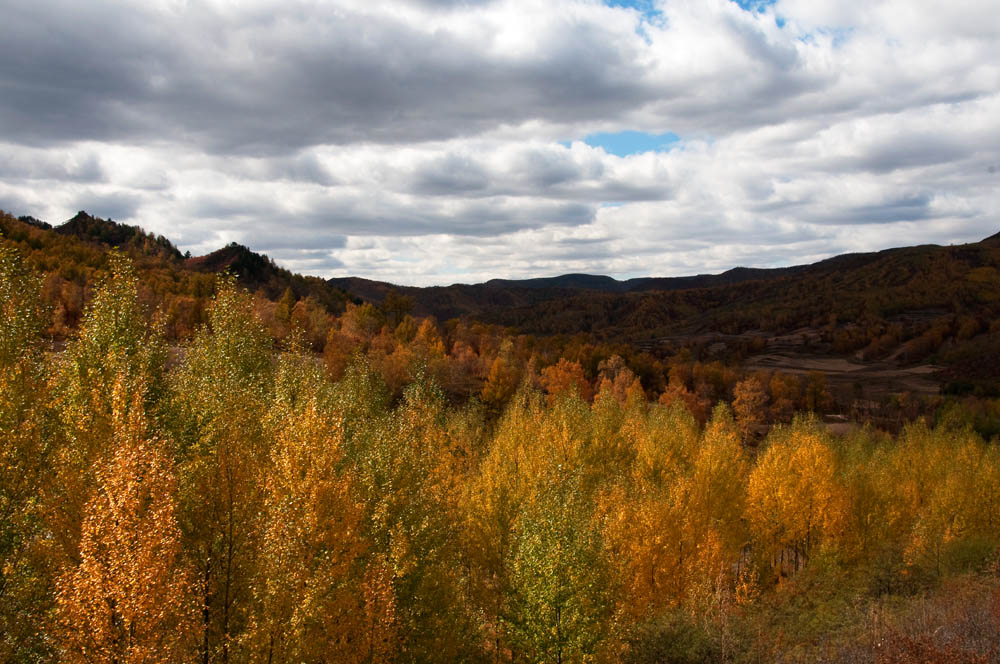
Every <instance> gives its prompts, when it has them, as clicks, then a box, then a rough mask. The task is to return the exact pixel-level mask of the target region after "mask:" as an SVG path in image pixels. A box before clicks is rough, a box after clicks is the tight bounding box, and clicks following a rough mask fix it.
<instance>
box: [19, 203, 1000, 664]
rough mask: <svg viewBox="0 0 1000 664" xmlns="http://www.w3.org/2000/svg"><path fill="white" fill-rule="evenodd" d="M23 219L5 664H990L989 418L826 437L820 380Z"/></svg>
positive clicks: (992, 462) (961, 413) (953, 418)
mask: <svg viewBox="0 0 1000 664" xmlns="http://www.w3.org/2000/svg"><path fill="white" fill-rule="evenodd" d="M3 221H4V223H5V224H6V226H5V231H4V232H5V235H6V237H7V238H8V239H5V240H4V241H3V242H2V243H0V310H2V312H3V314H2V316H0V364H2V368H0V440H2V441H3V445H2V447H0V560H2V564H0V660H2V661H11V662H34V661H67V662H187V661H191V662H194V661H199V662H262V661H268V662H351V661H357V662H430V661H443V662H454V661H488V662H583V661H594V662H617V661H625V662H703V661H730V662H765V661H833V662H837V661H842V662H885V663H890V662H892V663H895V662H900V663H902V662H963V661H965V662H989V661H1000V639H998V638H997V634H998V633H1000V559H998V545H1000V448H998V445H997V440H996V439H995V438H994V439H993V440H987V439H986V438H984V437H983V435H981V434H982V433H983V432H985V433H986V434H987V436H989V435H990V434H989V432H988V427H985V428H984V426H983V424H982V423H983V421H987V422H988V421H990V420H989V417H990V416H991V415H990V414H991V413H993V414H994V415H995V413H996V411H997V409H998V402H997V401H996V400H990V399H980V400H977V401H975V402H974V403H972V404H971V405H970V402H968V401H959V400H955V399H939V400H937V401H935V402H934V403H932V404H924V406H923V407H922V408H919V409H915V410H914V411H913V412H912V413H910V415H912V417H907V418H904V419H909V420H912V421H910V422H909V423H907V424H905V426H902V427H901V428H900V429H899V431H898V433H892V434H889V433H885V432H884V431H882V430H880V429H877V428H874V427H871V426H866V427H862V428H860V429H858V430H856V431H854V432H853V433H850V434H848V435H846V436H833V435H831V434H830V433H829V432H828V430H827V428H826V427H825V426H823V423H822V421H821V420H820V419H818V417H817V413H822V412H824V411H825V410H828V409H829V408H831V407H832V403H831V402H832V395H831V394H830V392H829V390H828V389H827V388H826V385H825V383H824V381H823V378H822V376H820V375H815V376H808V377H806V378H804V379H803V378H800V377H797V376H788V375H783V374H780V373H775V374H771V375H762V374H745V373H742V372H740V371H739V369H738V368H737V367H736V366H734V365H730V364H727V363H725V362H722V361H709V360H708V359H701V358H699V357H698V356H697V349H695V352H692V350H691V349H688V348H685V349H681V350H679V351H678V352H677V353H676V354H675V355H672V356H669V357H666V356H662V355H657V354H655V353H649V352H643V351H640V350H636V349H635V348H634V347H633V346H631V345H629V344H624V343H623V344H614V343H609V342H607V341H601V340H599V339H595V338H593V337H590V336H587V335H572V336H554V337H549V336H528V335H524V334H520V333H518V332H517V331H516V330H514V329H510V328H502V327H498V326H496V325H487V324H483V323H476V322H473V321H469V320H453V321H449V322H448V323H446V324H444V325H439V324H438V323H437V322H436V321H435V320H433V319H431V318H420V317H415V316H414V315H413V314H412V313H411V312H412V306H413V303H412V301H410V300H408V299H407V297H406V296H403V295H398V294H396V295H392V296H390V297H387V298H385V300H384V301H382V302H381V303H379V305H378V306H375V305H374V304H372V303H359V302H355V301H351V300H350V299H349V298H347V297H345V298H344V299H343V301H342V303H341V304H342V309H341V310H340V311H334V310H332V309H331V308H329V307H327V306H326V305H323V304H321V303H320V302H319V298H320V295H319V294H317V293H319V292H320V291H316V293H309V292H307V291H305V290H303V291H301V293H300V294H296V291H295V290H294V286H295V285H296V284H298V285H299V286H300V287H303V288H304V287H305V286H307V285H308V284H303V283H302V282H297V281H294V280H291V281H288V282H287V284H286V285H284V287H283V290H278V293H279V295H273V296H272V297H270V298H269V297H268V294H267V292H265V287H264V286H261V285H257V286H256V287H255V288H254V290H248V289H247V288H245V287H244V286H242V285H240V284H239V283H238V282H237V281H236V280H235V279H234V278H232V277H225V276H221V277H217V276H215V275H214V274H211V273H209V272H199V271H198V270H197V267H198V266H197V264H195V265H194V266H193V267H192V266H190V264H189V263H188V261H190V260H197V259H185V258H184V257H181V256H178V255H176V254H175V253H174V252H172V251H170V250H169V248H167V249H165V250H163V251H160V250H159V249H156V248H157V247H160V248H163V247H168V245H169V243H166V244H164V243H163V242H160V241H158V240H157V238H152V237H151V236H148V235H145V234H142V233H141V231H139V230H138V229H136V230H135V232H133V233H131V234H130V235H129V236H128V238H126V240H125V241H121V240H119V241H118V244H119V246H122V250H121V251H119V252H110V253H109V252H108V251H107V248H106V247H104V246H103V245H97V244H93V245H88V244H85V243H80V241H79V239H78V238H70V237H68V236H66V239H65V240H59V239H51V238H56V237H57V236H56V234H54V233H53V232H52V231H51V230H48V229H44V228H41V227H40V226H38V225H35V224H30V223H26V222H24V221H17V220H13V219H12V218H10V217H5V218H4V220H3ZM15 223H16V224H19V225H17V226H15ZM101 228H106V226H101ZM10 229H13V230H15V231H17V232H16V233H11V232H10ZM35 230H37V233H38V234H37V235H36V234H35ZM18 233H21V235H18ZM129 238H131V239H129ZM33 242H34V243H36V244H38V246H37V247H35V248H34V249H26V247H31V246H32V243H33ZM60 242H64V243H63V244H58V243H60ZM45 243H51V244H45ZM128 243H132V244H133V245H138V244H149V245H150V246H149V247H146V248H141V247H140V249H141V250H136V249H135V247H133V249H129V244H128ZM53 247H57V248H58V249H59V250H58V251H53V250H52V248H53ZM74 251H76V252H80V253H79V254H78V255H76V257H75V258H72V259H70V258H66V255H72V252H74ZM88 251H93V254H92V255H90V254H87V252H88ZM88 261H89V262H88ZM185 265H187V266H188V267H185ZM69 266H77V268H74V269H79V270H81V271H82V272H83V274H82V275H81V274H75V273H72V272H66V270H67V269H70V267H69ZM79 266H90V267H79ZM178 266H180V268H179V267H178ZM87 270H90V271H89V272H88V271H87ZM53 275H55V276H53ZM987 276H989V275H987ZM77 277H80V278H81V279H82V281H76V280H75V279H77ZM991 278H992V277H991ZM298 279H302V278H301V277H300V278H298ZM74 284H75V285H76V286H78V287H79V288H80V290H81V293H80V294H79V307H78V309H74V310H71V309H70V308H67V307H66V306H65V304H66V299H67V298H66V296H65V294H66V292H67V290H69V291H72V289H73V287H74V286H73V285H74ZM273 285H274V283H271V286H273ZM330 292H332V291H330ZM183 298H190V301H191V303H192V304H191V310H192V311H197V314H196V315H195V314H191V315H190V316H187V317H185V316H178V315H176V312H177V311H179V310H180V309H181V305H180V304H178V303H179V302H181V301H182V300H183ZM310 298H312V300H310ZM962 306H964V305H962ZM60 307H63V309H64V310H63V311H60ZM172 307H173V313H172V311H171V308H172ZM954 320H955V321H957V320H959V319H958V317H957V316H956V317H955V318H954ZM178 321H184V322H183V326H184V329H180V328H179V327H178V325H179V323H178ZM977 324H978V325H980V328H981V329H977V331H976V333H975V334H971V333H970V336H969V337H968V338H969V339H970V340H978V341H977V343H982V342H983V340H984V339H986V340H988V339H989V338H990V335H991V334H992V331H991V326H992V325H993V324H992V323H991V322H990V321H989V320H983V321H980V322H979V323H977ZM957 333H958V330H951V331H949V334H957ZM982 417H986V420H983V419H982ZM977 418H979V419H977ZM977 422H978V424H977ZM763 423H772V424H774V426H772V427H771V428H770V429H769V430H767V432H766V435H765V433H764V431H765V429H763V428H762V427H761V425H762V424H763Z"/></svg>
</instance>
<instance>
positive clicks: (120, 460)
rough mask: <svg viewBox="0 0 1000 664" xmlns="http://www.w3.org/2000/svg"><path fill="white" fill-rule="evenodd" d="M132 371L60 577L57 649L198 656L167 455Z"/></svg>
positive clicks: (144, 657)
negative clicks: (76, 542) (75, 546)
mask: <svg viewBox="0 0 1000 664" xmlns="http://www.w3.org/2000/svg"><path fill="white" fill-rule="evenodd" d="M127 380H128V379H127V378H125V377H123V378H121V379H119V381H118V382H117V384H116V386H115V388H114V394H113V395H112V409H113V413H112V429H113V438H114V452H113V454H112V456H111V458H110V459H108V460H106V461H102V462H100V463H99V464H98V468H97V470H96V471H95V476H96V479H97V488H96V491H95V493H94V495H93V496H92V497H91V498H90V499H89V500H88V501H87V504H86V507H85V510H84V512H85V517H84V523H83V533H82V536H81V540H80V562H79V564H78V565H73V566H70V567H68V568H67V569H66V571H65V572H64V573H63V575H62V576H61V577H60V579H59V582H58V584H57V588H58V596H57V607H56V608H57V611H56V615H57V621H58V642H59V648H60V650H61V654H62V659H63V661H67V662H123V663H127V662H136V663H138V662H163V663H164V664H166V663H172V662H184V661H192V659H193V655H194V653H195V646H196V643H197V630H198V622H197V620H196V613H197V608H198V605H197V600H196V595H195V594H194V593H193V592H192V588H191V575H190V570H189V569H188V568H187V567H186V565H185V564H184V561H183V554H182V551H181V536H180V529H179V528H178V525H177V517H176V513H175V512H176V509H175V503H174V495H175V491H176V483H175V480H174V475H173V471H172V468H171V461H170V458H169V456H168V454H167V453H166V452H165V450H164V448H163V444H162V442H160V441H159V440H157V439H156V438H155V437H153V436H152V435H151V434H150V432H149V431H148V430H147V423H146V421H145V415H144V411H143V407H142V403H141V394H142V389H136V386H132V387H131V389H129V387H127V386H126V384H125V383H126V381H127ZM129 398H131V399H132V403H131V404H128V403H127V401H126V400H127V399H129Z"/></svg>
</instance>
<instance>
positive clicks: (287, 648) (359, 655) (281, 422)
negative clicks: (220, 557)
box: [244, 353, 391, 663]
mask: <svg viewBox="0 0 1000 664" xmlns="http://www.w3.org/2000/svg"><path fill="white" fill-rule="evenodd" d="M277 384H278V394H277V396H276V399H275V403H274V405H273V406H272V408H271V411H270V412H269V414H268V416H267V418H266V421H265V426H266V430H267V432H268V437H269V438H271V439H272V440H273V441H274V443H273V446H272V448H271V456H270V460H271V464H270V470H269V472H268V473H267V475H266V477H265V478H264V480H263V483H264V500H263V512H264V516H263V519H262V523H261V530H262V534H261V538H260V556H259V561H258V565H257V571H256V575H255V580H254V587H253V594H254V610H253V613H252V617H251V619H250V621H249V625H248V629H247V632H246V635H245V637H244V638H245V640H246V642H247V644H248V646H249V654H250V656H251V657H252V658H253V659H257V660H260V661H269V662H275V663H279V662H299V661H337V662H351V661H371V660H370V659H369V657H370V655H372V653H373V650H374V649H375V648H376V646H377V644H378V643H380V642H382V641H383V640H385V634H384V632H385V628H384V621H379V620H378V619H377V617H376V616H374V615H373V616H372V621H371V623H372V624H374V625H377V626H379V629H377V630H373V629H371V628H370V625H369V624H368V621H366V620H365V616H366V614H368V613H371V614H374V613H376V612H378V611H379V610H381V612H382V613H383V614H384V613H385V611H386V606H385V603H386V600H387V599H389V600H391V595H390V596H389V597H388V598H387V597H386V596H385V593H384V592H383V593H381V594H379V593H378V588H377V586H372V588H374V589H375V592H374V593H373V592H372V591H371V590H369V591H368V592H367V593H363V592H362V586H361V583H359V581H360V576H361V575H360V573H358V572H359V568H360V567H361V565H360V556H361V554H362V553H363V552H364V550H365V548H366V543H365V540H364V538H363V537H362V535H361V505H359V504H358V503H356V502H355V501H354V499H353V498H352V497H351V484H350V482H349V481H348V479H347V478H346V477H344V476H342V475H341V473H340V471H339V465H340V463H341V457H342V451H341V439H342V428H341V425H340V421H339V419H338V418H336V417H333V416H331V415H330V414H329V411H327V410H326V409H324V408H322V406H321V404H320V403H319V399H320V395H319V390H320V386H321V385H322V377H321V376H320V375H319V370H318V368H316V367H315V366H314V365H313V364H312V362H311V361H310V360H309V358H307V357H305V356H304V355H300V354H296V353H289V354H286V356H285V357H283V358H282V360H281V367H280V369H279V373H278V378H277ZM372 603H374V605H373V604H372ZM390 610H391V607H390Z"/></svg>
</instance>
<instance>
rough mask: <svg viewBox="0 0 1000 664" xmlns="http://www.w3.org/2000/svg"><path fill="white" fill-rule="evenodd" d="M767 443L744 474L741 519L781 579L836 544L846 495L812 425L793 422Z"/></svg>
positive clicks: (833, 460)
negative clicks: (817, 549) (744, 498)
mask: <svg viewBox="0 0 1000 664" xmlns="http://www.w3.org/2000/svg"><path fill="white" fill-rule="evenodd" d="M779 435H780V436H781V437H780V438H779V437H778V435H775V436H772V437H771V439H769V441H768V446H767V449H766V450H765V452H764V454H763V455H762V456H761V458H760V460H759V461H758V462H757V465H756V466H755V467H754V469H753V471H752V472H751V473H750V479H749V483H748V485H747V507H746V514H747V518H748V520H749V522H750V526H751V528H752V530H753V532H754V533H755V535H756V536H757V538H758V540H759V543H760V544H761V545H762V546H763V551H764V552H766V553H767V554H769V555H770V557H771V558H770V562H771V565H772V566H773V567H776V568H777V569H778V571H779V573H781V574H785V573H788V572H789V571H791V572H794V571H797V570H798V569H799V568H800V567H801V565H802V564H803V563H804V562H805V561H806V560H808V558H809V555H810V553H811V552H812V550H813V549H814V548H815V547H816V546H818V545H824V544H833V543H836V542H837V540H838V538H839V536H840V534H841V529H842V527H843V524H844V516H845V511H846V509H847V500H846V498H847V496H846V494H845V491H844V489H843V487H842V486H841V485H840V483H839V482H838V480H837V477H836V458H835V457H834V454H833V451H832V450H831V449H830V448H829V447H828V446H827V444H826V443H825V442H824V440H823V438H822V435H821V434H820V433H819V432H818V431H817V430H816V428H815V425H814V424H810V423H809V422H801V421H800V422H796V423H795V424H793V425H792V427H791V429H790V430H788V431H787V432H779Z"/></svg>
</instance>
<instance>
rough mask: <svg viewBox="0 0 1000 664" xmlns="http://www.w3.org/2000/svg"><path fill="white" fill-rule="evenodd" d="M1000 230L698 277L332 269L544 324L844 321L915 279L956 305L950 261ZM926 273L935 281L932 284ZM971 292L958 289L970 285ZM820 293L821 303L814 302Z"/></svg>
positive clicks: (422, 298) (546, 328) (631, 328)
mask: <svg viewBox="0 0 1000 664" xmlns="http://www.w3.org/2000/svg"><path fill="white" fill-rule="evenodd" d="M998 236H1000V234H998V235H996V236H992V237H991V238H987V239H985V240H983V241H982V242H978V243H972V244H968V245H959V246H954V247H940V246H936V245H924V246H917V247H905V248H900V249H887V250H884V251H879V252H870V253H854V254H843V255H840V256H834V257H832V258H828V259H825V260H822V261H819V262H817V263H812V264H809V265H797V266H792V267H782V268H769V269H767V268H747V267H736V268H733V269H731V270H727V271H725V272H722V273H720V274H701V275H696V276H690V277H641V278H635V279H628V280H624V281H620V280H617V279H613V278H612V277H607V276H600V275H589V274H565V275H560V276H557V277H541V278H534V279H492V280H490V281H487V282H485V283H482V284H471V285H470V284H453V285H451V286H432V287H426V288H418V287H412V286H397V285H394V284H389V283H385V282H379V281H372V280H368V279H361V278H358V277H347V278H337V279H331V280H329V283H330V284H331V285H333V286H336V287H337V288H340V289H343V290H345V291H347V292H349V293H351V294H352V295H355V296H357V297H359V298H361V299H363V300H366V301H370V302H373V303H376V304H378V303H381V302H382V301H383V300H384V299H385V297H386V296H387V294H388V293H390V292H397V293H399V294H402V295H405V296H407V297H409V298H410V299H411V300H412V302H413V305H414V311H415V312H416V313H418V314H420V315H433V316H435V317H437V318H438V319H441V320H447V319H449V318H453V317H461V316H470V317H475V318H481V319H483V320H487V321H490V322H495V323H501V324H505V325H515V326H517V327H520V328H522V329H523V330H525V331H528V332H537V333H543V334H550V333H567V334H572V333H575V332H579V331H581V330H583V331H590V332H593V331H601V332H606V333H607V334H609V335H612V334H628V335H629V336H633V335H635V334H640V335H642V334H646V333H650V332H653V331H660V332H665V331H667V330H669V329H674V328H676V327H677V326H678V325H679V323H678V321H680V320H682V321H683V324H684V325H687V326H691V325H694V326H695V327H705V328H707V327H712V326H718V325H722V326H724V327H727V328H733V327H734V324H733V321H732V320H731V319H736V320H737V321H739V322H737V323H735V328H738V329H741V330H743V329H751V328H753V326H754V325H758V324H761V325H763V324H766V325H768V326H770V327H775V328H776V329H779V330H787V329H792V328H791V327H790V326H791V325H804V324H811V323H812V322H814V321H813V318H814V317H815V316H823V315H826V316H828V315H829V314H831V313H834V314H838V315H840V316H842V320H844V321H847V320H853V319H855V318H858V317H859V315H860V313H861V312H867V313H869V314H872V315H873V316H876V317H877V316H878V315H882V314H886V315H891V313H888V312H890V310H893V309H897V308H899V306H900V304H899V303H903V302H908V301H915V300H914V297H913V294H912V293H909V292H907V287H908V285H913V286H914V287H919V288H922V287H923V286H924V285H926V286H928V287H931V289H930V292H928V293H926V294H924V296H921V297H920V298H917V299H919V301H920V305H919V307H920V308H940V307H945V308H953V305H954V304H955V302H953V301H952V300H951V299H949V297H950V296H946V295H945V293H952V291H954V290H955V283H958V282H953V279H952V278H953V276H954V274H953V272H954V270H951V269H950V268H949V267H948V265H951V264H952V263H954V265H952V267H955V266H961V265H965V266H966V267H968V268H969V269H973V268H979V267H984V266H986V267H989V266H991V265H994V264H995V262H996V252H994V251H993V250H992V248H993V247H996V246H998V245H1000V238H998ZM955 269H958V270H961V268H960V267H956V268H955ZM924 277H929V278H931V279H932V280H933V281H932V282H930V283H926V284H924V283H923V281H922V279H923V278H924ZM990 283H992V282H990V281H989V280H988V279H987V280H986V282H985V283H978V284H977V285H976V286H975V287H973V290H977V291H978V290H982V289H985V288H989V287H990ZM886 289H895V291H897V292H898V293H899V296H898V298H897V299H895V300H893V301H892V302H886V303H884V305H883V304H874V302H875V301H876V300H878V298H880V297H881V295H882V294H883V292H884V291H885V290H886ZM959 290H961V289H959ZM921 292H922V291H921ZM671 293H673V295H671ZM962 293H964V295H963V294H962ZM962 293H953V294H955V295H961V296H962V297H964V296H965V295H968V293H965V292H964V291H962ZM831 294H833V295H831ZM972 299H973V300H975V299H976V297H975V296H973V297H972ZM861 300H864V301H865V302H861ZM813 302H820V303H822V304H820V305H816V306H814V305H813V304H812V303H813ZM870 305H872V306H870ZM873 306H874V308H873ZM915 306H916V305H915ZM765 309H766V310H767V315H766V320H761V319H759V318H757V317H756V316H757V314H756V313H754V312H758V311H763V310H765ZM779 310H780V311H779ZM758 326H759V325H758Z"/></svg>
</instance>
